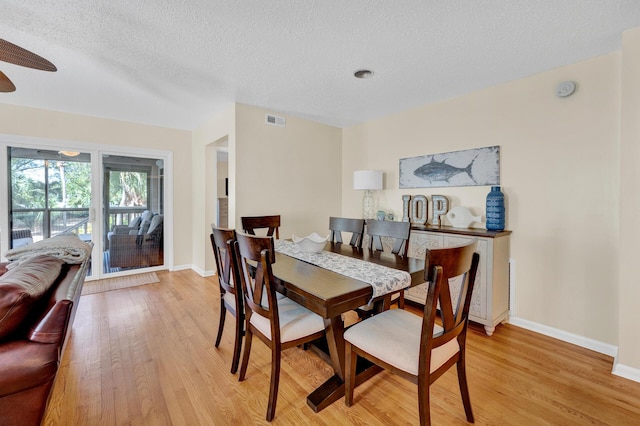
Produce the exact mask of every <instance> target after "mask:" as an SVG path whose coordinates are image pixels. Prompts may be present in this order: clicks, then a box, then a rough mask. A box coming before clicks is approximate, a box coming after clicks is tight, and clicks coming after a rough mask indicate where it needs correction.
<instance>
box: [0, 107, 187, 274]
mask: <svg viewBox="0 0 640 426" xmlns="http://www.w3.org/2000/svg"><path fill="white" fill-rule="evenodd" d="M0 134H7V135H19V136H25V137H33V138H44V139H52V140H63V141H70V142H82V143H86V144H104V145H117V146H123V147H136V148H144V149H155V150H165V151H171V152H173V165H174V175H175V176H174V185H175V186H174V189H175V191H174V193H173V203H174V209H173V214H174V218H173V223H174V230H173V231H174V247H173V249H174V250H173V252H174V257H173V260H174V265H183V264H190V263H191V258H192V250H191V241H190V233H191V223H190V217H191V204H192V198H191V191H182V190H178V189H179V188H190V187H191V173H183V171H187V170H190V169H191V134H190V132H187V131H184V130H175V129H168V128H163V127H156V126H148V125H144V124H135V123H128V122H124V121H117V120H108V119H102V118H95V117H89V116H83V115H77V114H67V113H62V112H55V111H47V110H42V109H36V108H27V107H21V106H14V105H7V104H0ZM4 190H5V189H4V188H3V189H2V191H4ZM5 196H6V194H5Z"/></svg>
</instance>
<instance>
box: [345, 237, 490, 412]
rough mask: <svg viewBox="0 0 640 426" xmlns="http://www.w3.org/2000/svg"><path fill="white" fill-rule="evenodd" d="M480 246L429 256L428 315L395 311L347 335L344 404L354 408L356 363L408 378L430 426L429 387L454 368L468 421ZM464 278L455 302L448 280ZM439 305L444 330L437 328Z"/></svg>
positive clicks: (430, 253)
mask: <svg viewBox="0 0 640 426" xmlns="http://www.w3.org/2000/svg"><path fill="white" fill-rule="evenodd" d="M475 250H476V242H475V241H473V242H471V243H469V244H467V245H465V246H462V247H452V248H444V249H434V250H427V252H426V256H425V280H426V281H427V282H428V286H429V289H428V293H427V300H426V303H425V305H424V313H423V316H422V318H420V316H418V315H415V314H412V313H411V312H407V311H405V310H403V309H391V310H388V311H384V312H382V313H380V314H378V315H375V316H373V317H371V318H369V319H366V320H364V321H361V322H359V323H358V324H356V325H354V326H353V327H351V328H349V329H348V330H347V331H346V332H345V334H344V338H345V341H346V342H345V343H346V347H345V349H346V351H345V364H346V365H345V376H346V377H345V403H346V405H347V406H351V405H353V403H354V400H353V388H354V384H355V371H356V362H357V357H358V356H361V357H363V358H366V359H368V360H369V361H371V362H373V363H375V364H377V365H379V366H381V367H383V368H385V369H387V370H389V371H391V372H393V373H395V374H398V375H399V376H401V377H404V378H406V379H408V380H410V381H412V382H413V383H416V384H417V385H418V408H419V412H420V424H421V425H429V424H430V411H429V386H430V385H431V384H432V383H433V382H435V381H436V380H437V379H438V378H439V377H440V376H442V374H443V373H444V372H446V371H447V370H448V369H449V368H450V367H452V366H453V365H456V367H457V370H458V384H459V386H460V393H461V395H462V404H463V405H464V411H465V414H466V416H467V421H469V422H471V423H473V412H472V410H471V400H470V398H469V388H468V386H467V374H466V367H465V358H466V338H467V323H468V318H469V305H470V303H471V294H472V292H473V285H474V282H475V277H476V272H477V269H478V260H479V255H478V254H477V253H475ZM455 277H458V278H461V279H462V285H461V289H460V294H459V296H458V299H457V300H453V301H452V300H451V293H450V291H449V279H451V278H455ZM438 302H440V312H441V314H440V317H441V322H442V325H438V324H436V311H437V307H438Z"/></svg>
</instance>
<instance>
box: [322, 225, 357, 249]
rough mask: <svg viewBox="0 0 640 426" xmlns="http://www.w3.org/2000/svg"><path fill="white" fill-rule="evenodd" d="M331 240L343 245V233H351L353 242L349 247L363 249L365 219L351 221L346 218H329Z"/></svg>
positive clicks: (350, 242) (351, 241)
mask: <svg viewBox="0 0 640 426" xmlns="http://www.w3.org/2000/svg"><path fill="white" fill-rule="evenodd" d="M329 231H331V233H330V235H329V240H330V241H332V242H336V243H342V242H343V241H342V232H350V233H351V240H350V241H349V245H351V246H353V247H358V248H361V247H362V235H363V234H364V219H350V218H346V217H330V218H329Z"/></svg>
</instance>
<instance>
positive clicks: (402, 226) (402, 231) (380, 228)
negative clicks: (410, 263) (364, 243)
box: [367, 220, 411, 256]
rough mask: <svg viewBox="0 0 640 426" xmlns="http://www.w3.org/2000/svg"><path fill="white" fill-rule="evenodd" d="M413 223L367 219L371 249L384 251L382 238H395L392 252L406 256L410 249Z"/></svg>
mask: <svg viewBox="0 0 640 426" xmlns="http://www.w3.org/2000/svg"><path fill="white" fill-rule="evenodd" d="M410 233H411V223H409V222H392V221H386V220H367V235H368V236H369V249H371V250H374V249H375V250H378V251H384V249H383V246H382V238H384V237H387V238H394V239H395V240H394V244H393V249H392V250H391V252H392V253H394V254H398V255H400V256H406V255H407V253H408V251H409V234H410Z"/></svg>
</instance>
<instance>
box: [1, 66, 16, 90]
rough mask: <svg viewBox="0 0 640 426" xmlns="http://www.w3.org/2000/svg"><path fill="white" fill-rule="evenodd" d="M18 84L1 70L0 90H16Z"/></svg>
mask: <svg viewBox="0 0 640 426" xmlns="http://www.w3.org/2000/svg"><path fill="white" fill-rule="evenodd" d="M15 90H16V86H15V85H14V84H13V83H12V82H11V80H9V77H7V76H6V75H4V73H3V72H2V71H0V92H3V93H9V92H15Z"/></svg>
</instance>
